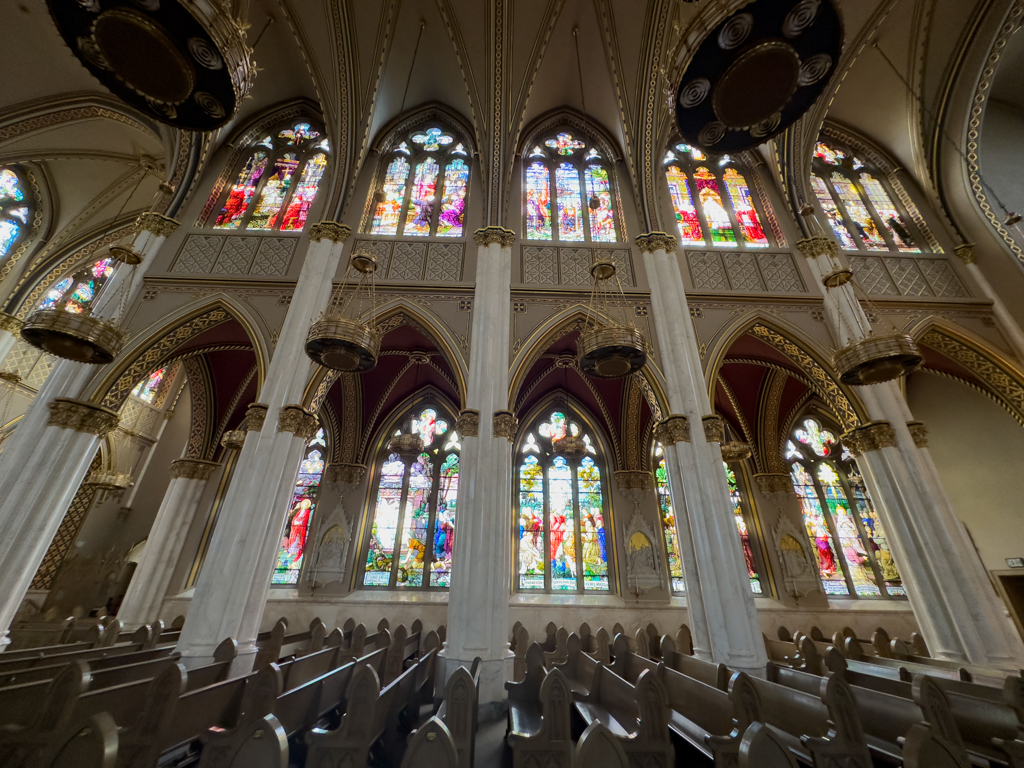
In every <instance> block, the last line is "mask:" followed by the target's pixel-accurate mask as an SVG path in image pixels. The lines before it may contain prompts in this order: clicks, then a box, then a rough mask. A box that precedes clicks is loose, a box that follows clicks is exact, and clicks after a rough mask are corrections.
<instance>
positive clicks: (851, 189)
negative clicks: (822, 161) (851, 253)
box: [829, 173, 889, 251]
mask: <svg viewBox="0 0 1024 768" xmlns="http://www.w3.org/2000/svg"><path fill="white" fill-rule="evenodd" d="M829 180H830V181H831V182H832V187H833V189H835V191H836V194H837V195H838V196H839V202H841V203H842V204H843V207H844V208H846V215H847V216H849V217H850V220H851V221H852V222H853V228H854V229H855V230H856V232H857V235H858V236H859V237H860V239H861V240H862V241H863V242H864V245H865V246H867V249H868V250H869V251H887V250H889V246H888V244H887V243H886V242H885V238H884V237H882V234H881V233H880V232H879V231H878V227H877V226H876V225H875V220H874V219H873V218H871V214H870V213H868V209H867V206H866V205H864V200H863V198H862V197H861V196H860V192H858V191H857V187H856V186H854V183H853V181H851V180H850V179H848V178H847V177H846V176H844V175H843V174H841V173H833V174H832V176H831V177H830V179H829Z"/></svg>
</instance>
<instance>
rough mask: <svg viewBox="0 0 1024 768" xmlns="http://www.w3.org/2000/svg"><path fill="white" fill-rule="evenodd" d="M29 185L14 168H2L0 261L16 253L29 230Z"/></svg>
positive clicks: (0, 183)
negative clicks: (15, 247)
mask: <svg viewBox="0 0 1024 768" xmlns="http://www.w3.org/2000/svg"><path fill="white" fill-rule="evenodd" d="M27 188H28V185H27V184H26V183H25V182H24V180H23V179H22V177H21V174H20V173H19V172H18V171H16V170H15V169H14V168H12V167H3V166H0V260H2V259H4V258H5V257H6V256H7V255H8V254H11V253H13V252H14V246H15V245H17V244H18V243H19V242H21V241H22V240H23V238H24V237H25V234H26V233H27V232H28V230H29V220H30V217H31V214H32V211H31V209H30V207H29V195H28V194H26V192H25V190H26V189H27Z"/></svg>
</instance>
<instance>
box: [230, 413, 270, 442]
mask: <svg viewBox="0 0 1024 768" xmlns="http://www.w3.org/2000/svg"><path fill="white" fill-rule="evenodd" d="M265 415H266V414H264V416H265ZM245 435H246V432H245V430H244V429H229V430H228V431H226V432H225V433H224V435H223V437H221V439H220V444H221V445H222V446H224V447H225V448H226V449H227V450H229V451H240V450H242V446H244V445H245Z"/></svg>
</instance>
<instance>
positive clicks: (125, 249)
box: [110, 245, 142, 267]
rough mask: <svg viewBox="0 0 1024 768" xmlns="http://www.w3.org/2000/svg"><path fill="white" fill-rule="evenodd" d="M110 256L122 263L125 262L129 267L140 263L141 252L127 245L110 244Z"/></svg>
mask: <svg viewBox="0 0 1024 768" xmlns="http://www.w3.org/2000/svg"><path fill="white" fill-rule="evenodd" d="M110 258H112V259H114V261H119V262H121V263H122V264H127V265H128V266H130V267H134V266H135V265H136V264H141V263H142V254H141V253H139V252H138V251H136V250H135V249H134V248H132V247H131V246H129V245H112V246H110Z"/></svg>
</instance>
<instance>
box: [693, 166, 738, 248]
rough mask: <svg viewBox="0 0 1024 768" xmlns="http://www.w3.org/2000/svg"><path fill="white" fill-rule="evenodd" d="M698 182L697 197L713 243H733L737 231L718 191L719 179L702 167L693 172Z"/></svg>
mask: <svg viewBox="0 0 1024 768" xmlns="http://www.w3.org/2000/svg"><path fill="white" fill-rule="evenodd" d="M693 178H694V180H695V181H696V183H697V198H698V199H699V200H700V205H701V208H702V209H703V211H704V218H705V219H707V222H708V230H709V231H710V233H711V244H712V245H731V244H732V243H735V242H736V233H735V232H733V231H732V220H730V218H729V212H728V211H726V210H725V206H724V205H723V204H722V195H721V194H720V193H719V191H718V181H717V180H716V179H715V176H714V174H713V173H711V171H709V170H708V169H707V168H705V167H703V166H702V167H700V168H698V169H697V170H696V171H694V172H693Z"/></svg>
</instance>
